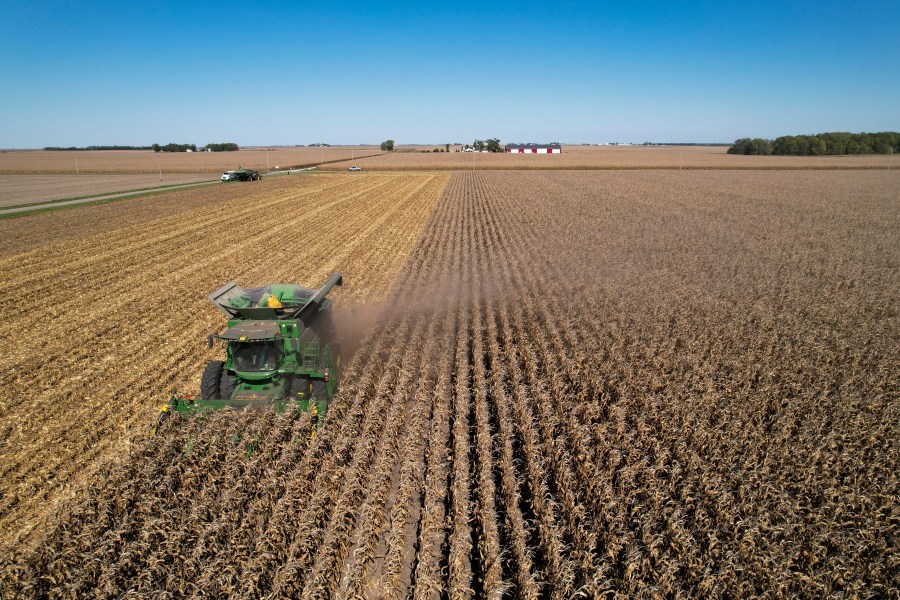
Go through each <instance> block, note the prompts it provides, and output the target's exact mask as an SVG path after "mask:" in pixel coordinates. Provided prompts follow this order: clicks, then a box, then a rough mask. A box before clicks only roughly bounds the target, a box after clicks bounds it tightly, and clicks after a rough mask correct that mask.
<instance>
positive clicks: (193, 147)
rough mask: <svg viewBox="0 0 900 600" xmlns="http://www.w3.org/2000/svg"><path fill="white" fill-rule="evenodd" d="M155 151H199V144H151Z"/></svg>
mask: <svg viewBox="0 0 900 600" xmlns="http://www.w3.org/2000/svg"><path fill="white" fill-rule="evenodd" d="M151 148H152V149H153V151H154V152H187V151H188V150H190V151H191V152H196V151H197V144H173V143H168V144H166V145H165V146H160V145H159V144H153V145H152V146H151Z"/></svg>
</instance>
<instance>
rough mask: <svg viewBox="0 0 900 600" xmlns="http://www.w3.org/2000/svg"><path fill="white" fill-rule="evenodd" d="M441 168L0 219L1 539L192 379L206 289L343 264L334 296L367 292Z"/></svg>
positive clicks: (207, 313)
mask: <svg viewBox="0 0 900 600" xmlns="http://www.w3.org/2000/svg"><path fill="white" fill-rule="evenodd" d="M445 181H446V175H421V176H384V175H382V176H378V175H372V176H368V177H365V178H349V177H346V176H342V175H322V176H317V177H306V178H302V179H301V178H292V179H285V180H272V181H264V182H261V183H259V184H255V185H254V186H253V187H252V188H251V187H246V186H244V187H240V186H236V187H230V188H215V189H203V190H193V191H190V192H187V191H185V192H177V193H173V194H168V195H166V196H165V197H163V198H160V199H159V202H158V205H157V201H156V199H153V200H135V201H122V202H118V203H116V204H115V206H114V207H110V206H106V207H90V208H82V209H79V210H77V211H65V212H62V213H56V214H53V215H39V216H33V217H24V218H20V219H16V220H14V221H11V222H4V223H2V224H0V228H2V229H6V230H7V232H6V234H5V235H3V236H0V237H2V238H3V239H4V240H6V242H7V243H6V244H2V243H0V265H2V266H0V269H2V271H3V273H4V278H3V281H2V282H0V299H2V301H3V304H4V306H6V307H7V309H6V315H5V319H4V321H3V323H2V325H0V339H3V340H4V351H3V352H2V356H0V386H2V388H3V389H4V390H5V397H6V398H7V401H5V402H4V403H3V405H2V407H0V432H2V436H0V437H2V440H0V457H2V460H0V465H2V466H0V474H2V488H0V507H2V510H0V515H2V516H0V534H2V535H0V539H2V541H3V542H4V543H11V542H14V541H16V540H19V541H24V540H25V539H27V537H28V536H29V535H30V534H31V531H32V528H33V527H34V526H35V525H38V524H40V523H41V522H42V520H43V519H44V517H46V515H48V514H52V513H53V512H54V511H55V510H56V508H57V506H58V502H60V501H62V500H64V499H65V498H67V497H69V495H70V493H71V490H72V489H74V488H76V487H77V485H76V484H77V482H79V481H81V480H82V479H83V478H84V477H86V476H87V474H88V473H89V472H90V471H91V470H92V469H93V468H95V467H96V466H97V464H98V463H100V462H102V460H103V459H104V458H108V457H109V456H110V455H115V454H119V453H122V452H127V444H128V443H129V442H130V440H131V439H132V436H133V435H135V434H136V433H137V432H140V431H143V430H144V429H145V427H146V425H147V419H148V416H149V415H150V414H152V413H153V412H154V408H155V407H156V406H157V405H159V404H160V402H164V401H165V399H166V397H167V396H166V394H167V392H168V390H170V389H171V388H172V387H173V386H175V385H177V386H178V387H180V388H185V389H188V390H192V389H195V388H196V387H197V378H198V374H199V373H200V372H201V370H202V366H203V363H204V362H205V361H206V360H208V359H209V358H211V356H212V354H211V353H209V352H206V351H204V350H202V348H203V345H202V339H203V336H204V335H205V334H206V333H209V332H211V331H215V330H216V329H217V328H219V327H221V322H220V318H219V317H217V316H216V314H215V310H210V308H211V307H208V306H206V304H207V303H206V300H205V295H206V294H207V293H209V291H210V290H213V289H215V288H216V287H217V286H219V285H221V284H222V283H224V282H225V281H228V280H230V279H235V280H237V281H239V282H240V283H242V284H259V283H265V282H271V281H283V282H294V281H296V282H300V283H303V284H306V285H310V286H315V285H318V284H320V283H321V282H322V281H324V280H325V278H326V277H327V275H328V274H330V273H331V272H332V271H336V270H341V271H343V272H344V274H345V276H346V277H347V278H348V280H353V281H354V283H355V285H354V286H353V288H352V289H348V290H347V291H343V290H338V291H336V292H335V296H336V297H338V298H340V302H341V304H342V305H343V306H344V307H351V306H353V305H354V304H359V303H361V302H364V301H377V300H378V299H380V298H383V296H384V294H385V293H386V290H387V289H388V287H389V285H390V283H391V282H392V281H393V279H394V277H395V274H396V272H397V270H398V269H399V268H400V267H401V265H402V264H403V263H404V261H405V259H406V257H407V256H408V253H409V252H410V249H411V248H412V246H413V245H414V243H415V241H416V240H417V238H418V231H419V229H420V228H421V227H422V225H423V224H424V222H425V219H426V218H427V216H428V214H429V213H430V210H431V207H432V205H433V203H434V201H435V200H436V198H437V197H438V195H439V194H440V191H441V190H442V189H443V187H444V184H445ZM248 190H252V192H253V193H252V194H251V195H249V196H248V195H247V191H248ZM107 216H109V217H110V218H109V220H108V221H106V222H102V223H99V224H98V220H102V219H104V217H107ZM24 340H27V343H26V342H25V341H24Z"/></svg>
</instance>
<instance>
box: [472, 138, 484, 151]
mask: <svg viewBox="0 0 900 600" xmlns="http://www.w3.org/2000/svg"><path fill="white" fill-rule="evenodd" d="M473 147H474V148H475V149H476V150H478V151H479V152H480V151H482V150H484V148H485V145H484V142H483V141H481V140H475V143H474V144H473Z"/></svg>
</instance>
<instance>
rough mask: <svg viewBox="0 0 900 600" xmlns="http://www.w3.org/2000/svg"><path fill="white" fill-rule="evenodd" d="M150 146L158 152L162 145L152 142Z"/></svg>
mask: <svg viewBox="0 0 900 600" xmlns="http://www.w3.org/2000/svg"><path fill="white" fill-rule="evenodd" d="M150 147H151V148H153V151H154V152H159V151H160V150H162V146H160V145H159V144H153V145H152V146H150Z"/></svg>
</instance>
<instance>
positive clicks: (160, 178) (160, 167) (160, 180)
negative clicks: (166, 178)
mask: <svg viewBox="0 0 900 600" xmlns="http://www.w3.org/2000/svg"><path fill="white" fill-rule="evenodd" d="M156 168H158V169H159V187H162V163H160V162H159V152H157V153H156Z"/></svg>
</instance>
